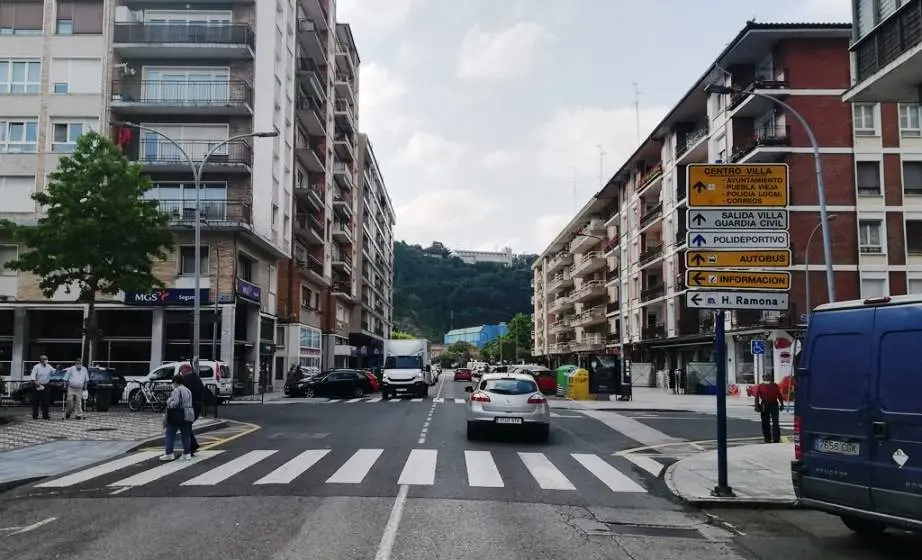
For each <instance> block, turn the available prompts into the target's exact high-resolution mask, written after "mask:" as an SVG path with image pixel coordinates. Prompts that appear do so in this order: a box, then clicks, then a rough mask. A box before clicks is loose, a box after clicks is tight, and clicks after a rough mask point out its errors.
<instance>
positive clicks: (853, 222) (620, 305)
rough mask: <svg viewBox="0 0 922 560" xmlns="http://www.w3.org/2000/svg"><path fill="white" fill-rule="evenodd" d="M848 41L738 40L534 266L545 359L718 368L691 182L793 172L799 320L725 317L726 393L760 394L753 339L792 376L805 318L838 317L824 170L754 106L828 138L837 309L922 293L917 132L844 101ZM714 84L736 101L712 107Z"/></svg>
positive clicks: (831, 37) (844, 33)
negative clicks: (716, 171) (694, 246)
mask: <svg viewBox="0 0 922 560" xmlns="http://www.w3.org/2000/svg"><path fill="white" fill-rule="evenodd" d="M850 32H851V29H850V26H849V25H847V24H828V25H825V24H820V25H810V24H780V25H776V24H756V23H751V24H748V25H747V26H746V28H744V29H743V31H741V32H740V34H739V35H738V36H737V37H736V38H735V39H734V40H733V42H731V44H730V45H729V46H728V47H727V49H726V50H725V51H724V52H723V53H722V54H721V55H720V56H719V57H718V59H717V60H716V61H715V63H716V65H715V66H714V67H713V68H714V69H713V70H709V71H708V72H706V73H705V75H704V76H702V78H701V79H700V80H699V81H698V82H696V83H695V84H694V85H693V86H692V88H691V89H690V90H689V91H688V93H687V94H686V95H685V96H684V97H683V98H682V99H681V100H680V101H679V103H678V104H677V105H676V106H675V107H674V108H673V109H672V110H671V111H670V112H669V114H668V115H667V116H666V117H665V118H664V119H663V121H662V122H660V123H659V124H658V125H657V126H656V127H655V129H654V132H653V133H652V134H651V135H650V136H649V137H648V138H647V139H646V140H645V141H644V142H643V143H642V144H641V146H640V147H639V148H638V149H637V151H636V152H635V153H634V154H633V155H632V156H631V157H630V158H629V159H628V161H627V162H625V164H624V165H623V166H622V167H621V169H619V170H618V172H617V173H615V174H614V176H613V177H612V178H611V180H610V181H609V182H608V184H607V185H606V186H605V188H604V189H603V190H602V191H600V193H598V194H597V195H596V196H595V197H594V198H593V199H592V200H590V201H589V202H588V203H587V204H586V206H584V207H583V209H582V210H581V211H580V212H579V213H578V214H577V216H576V218H574V220H573V221H572V222H571V223H570V224H569V225H568V227H567V228H566V229H565V230H564V231H563V232H562V233H561V234H560V235H558V237H557V238H556V239H555V240H554V241H553V242H552V244H551V245H550V246H549V247H548V248H547V249H546V250H545V252H544V253H543V254H542V255H541V256H540V257H539V259H538V260H537V261H536V263H535V265H534V267H533V270H534V278H533V284H534V299H535V317H536V319H535V353H536V354H538V355H542V356H547V357H548V359H549V360H550V361H552V362H556V363H564V362H568V361H574V360H576V359H578V358H579V357H580V356H585V355H586V354H588V353H590V352H600V351H609V352H616V353H620V354H622V355H623V356H625V357H627V358H629V359H631V360H632V362H633V365H634V366H636V368H637V371H638V373H639V374H640V375H638V376H635V380H636V381H639V382H641V383H642V382H644V381H647V380H648V381H649V382H651V383H652V382H653V380H654V379H656V374H657V373H662V372H665V371H670V370H673V369H675V368H688V367H689V366H690V364H712V363H713V359H714V356H713V328H714V320H713V314H712V313H711V312H710V311H701V310H696V309H691V308H688V307H687V306H686V305H685V292H686V286H685V285H684V272H685V262H684V258H683V252H684V250H685V249H686V234H687V231H686V212H687V200H686V198H687V193H688V185H687V184H686V166H687V165H688V164H690V163H705V162H720V163H787V164H788V166H789V169H790V184H791V194H790V196H791V206H790V225H789V229H790V237H791V240H792V247H791V248H792V251H793V258H794V260H793V266H791V267H790V269H789V270H790V271H791V272H792V275H793V279H792V282H793V283H792V289H791V301H792V303H791V307H790V309H789V310H788V311H787V312H768V311H766V312H744V311H738V312H733V313H728V323H727V325H726V327H727V333H728V334H727V343H728V349H729V350H728V372H729V379H730V382H731V383H732V384H734V385H735V386H736V387H737V388H740V387H743V386H745V385H748V384H751V383H752V382H753V381H754V365H753V360H754V359H753V356H752V355H751V354H750V352H749V342H750V341H751V340H754V339H764V340H770V341H773V342H774V343H775V345H774V348H775V349H776V351H775V352H774V353H773V355H771V356H768V357H767V358H766V363H765V371H766V372H773V371H774V372H775V375H776V376H778V375H781V376H784V375H788V374H790V371H791V365H792V356H791V349H792V348H793V341H794V340H796V339H797V338H798V337H800V336H802V334H803V327H804V323H805V318H806V311H807V309H808V308H811V307H814V306H816V305H818V304H821V303H824V302H826V301H827V300H826V283H825V266H824V263H823V256H822V238H821V235H814V236H812V239H811V234H813V233H814V231H815V230H816V229H817V226H818V224H819V206H818V200H817V194H816V178H815V173H814V167H813V166H814V162H813V156H812V148H811V147H810V143H809V141H808V138H807V135H806V133H805V131H804V130H803V129H802V128H800V127H799V126H798V123H797V121H795V120H794V118H793V117H792V116H791V115H789V114H787V112H786V111H785V110H783V109H782V108H780V107H778V106H776V105H775V104H773V103H772V102H771V101H770V100H766V99H764V98H759V97H757V96H755V95H752V94H751V92H753V91H755V92H759V93H765V94H769V95H773V96H777V97H778V98H779V99H782V100H783V101H784V102H786V103H788V104H789V105H790V106H792V107H794V108H795V109H796V110H798V111H799V112H800V113H801V114H803V116H804V117H805V118H806V119H807V121H808V122H809V123H810V124H811V125H812V128H813V131H814V133H815V135H816V137H817V140H818V144H819V148H820V154H821V156H820V157H821V161H822V166H823V172H824V178H825V183H826V199H827V204H828V210H829V212H830V214H832V215H834V216H835V217H834V218H833V220H834V222H833V231H834V232H835V235H834V239H833V240H832V254H833V259H834V263H833V264H834V276H835V282H836V290H837V298H838V299H840V300H844V299H852V298H858V297H874V296H879V295H885V294H888V293H892V294H900V293H905V292H906V291H907V289H910V290H915V289H919V288H922V282H918V286H916V282H914V279H915V278H914V277H915V274H916V273H915V270H914V268H913V266H912V265H911V264H909V263H910V262H911V259H912V254H913V251H914V249H910V248H909V247H910V246H911V245H912V246H918V245H920V244H922V239H918V241H916V236H917V235H918V234H915V233H913V232H914V231H915V229H916V226H915V225H914V224H913V223H912V222H913V221H914V218H913V214H912V213H911V211H910V210H909V208H910V207H908V206H907V204H911V193H912V192H913V191H914V188H915V187H914V184H915V179H914V176H913V175H912V173H913V170H914V168H915V167H914V163H915V162H914V160H915V159H917V158H918V157H919V156H918V155H916V154H918V147H916V146H914V145H913V138H915V137H913V136H912V134H918V133H917V132H916V131H917V130H918V124H916V128H915V129H912V128H911V127H909V125H911V124H913V123H911V122H909V121H905V122H903V123H902V124H901V121H900V119H899V115H898V112H899V111H898V108H897V106H895V105H882V106H881V105H854V106H852V105H850V104H848V103H844V102H842V101H841V96H842V94H843V92H844V91H845V90H846V89H847V88H848V83H849V82H848V68H849V56H848V40H849V37H850ZM710 83H718V84H721V85H727V86H734V87H735V88H737V89H738V90H739V91H740V93H737V94H733V95H716V94H715V95H708V94H706V93H705V92H704V87H705V86H706V85H708V84H710ZM904 125H906V126H904ZM918 142H922V140H918ZM920 171H922V167H920ZM919 180H920V181H922V176H920V177H919ZM920 192H922V190H920ZM577 232H582V235H577ZM920 233H922V229H920ZM811 240H812V243H811ZM808 262H809V263H810V267H809V282H810V293H811V301H810V302H809V303H808V302H807V301H806V284H805V282H806V281H807V277H806V274H807V268H808V266H807V264H806V263H808ZM910 283H912V284H913V285H912V286H910ZM645 371H646V372H649V377H647V376H646V375H645V374H644V372H645Z"/></svg>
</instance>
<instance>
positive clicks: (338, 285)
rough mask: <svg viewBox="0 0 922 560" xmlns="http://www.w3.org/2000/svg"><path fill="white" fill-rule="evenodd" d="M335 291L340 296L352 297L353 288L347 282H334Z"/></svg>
mask: <svg viewBox="0 0 922 560" xmlns="http://www.w3.org/2000/svg"><path fill="white" fill-rule="evenodd" d="M333 291H334V292H336V293H338V294H348V295H350V296H351V295H352V286H351V285H350V284H348V283H346V282H333Z"/></svg>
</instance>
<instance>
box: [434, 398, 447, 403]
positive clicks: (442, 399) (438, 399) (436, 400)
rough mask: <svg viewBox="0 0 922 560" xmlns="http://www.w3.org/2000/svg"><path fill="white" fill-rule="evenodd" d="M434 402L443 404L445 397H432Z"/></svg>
mask: <svg viewBox="0 0 922 560" xmlns="http://www.w3.org/2000/svg"><path fill="white" fill-rule="evenodd" d="M432 402H434V403H439V404H442V403H443V402H445V399H444V398H442V397H436V398H434V399H432Z"/></svg>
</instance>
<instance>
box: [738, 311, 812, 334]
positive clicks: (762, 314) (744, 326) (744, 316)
mask: <svg viewBox="0 0 922 560" xmlns="http://www.w3.org/2000/svg"><path fill="white" fill-rule="evenodd" d="M798 320H799V316H798V315H797V313H796V310H795V309H791V310H789V311H787V312H783V311H748V310H747V311H736V312H734V315H733V330H751V329H778V328H788V327H793V326H796V325H797V322H798Z"/></svg>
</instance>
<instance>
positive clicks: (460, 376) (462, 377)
mask: <svg viewBox="0 0 922 560" xmlns="http://www.w3.org/2000/svg"><path fill="white" fill-rule="evenodd" d="M473 380H474V374H473V372H472V371H471V370H469V369H467V368H458V369H456V370H455V381H473Z"/></svg>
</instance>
